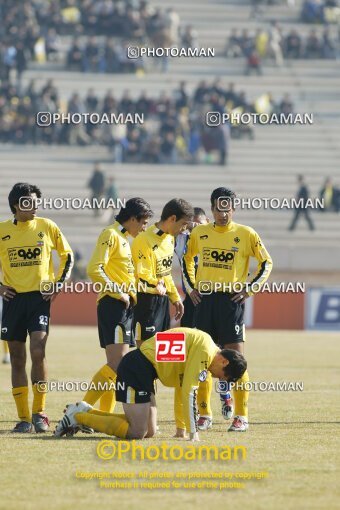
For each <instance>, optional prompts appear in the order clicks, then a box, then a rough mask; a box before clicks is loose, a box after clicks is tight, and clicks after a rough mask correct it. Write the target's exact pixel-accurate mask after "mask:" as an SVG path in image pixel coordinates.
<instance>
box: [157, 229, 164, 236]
mask: <svg viewBox="0 0 340 510" xmlns="http://www.w3.org/2000/svg"><path fill="white" fill-rule="evenodd" d="M163 234H164V232H163V230H161V229H158V232H157V234H156V235H158V236H162V235H163Z"/></svg>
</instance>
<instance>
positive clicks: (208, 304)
mask: <svg viewBox="0 0 340 510" xmlns="http://www.w3.org/2000/svg"><path fill="white" fill-rule="evenodd" d="M213 309H214V294H210V295H203V296H202V298H201V302H200V303H199V304H198V305H196V307H195V311H194V324H195V327H196V328H197V329H201V330H202V331H205V332H206V333H208V334H209V335H210V336H211V337H212V339H213V340H214V341H215V338H216V333H215V327H214V315H213ZM205 368H208V367H205ZM211 393H212V377H211V375H210V372H208V377H207V378H206V380H205V381H200V383H199V386H198V391H197V407H198V411H199V414H200V417H199V420H198V428H199V430H208V429H210V428H211V426H212V410H211Z"/></svg>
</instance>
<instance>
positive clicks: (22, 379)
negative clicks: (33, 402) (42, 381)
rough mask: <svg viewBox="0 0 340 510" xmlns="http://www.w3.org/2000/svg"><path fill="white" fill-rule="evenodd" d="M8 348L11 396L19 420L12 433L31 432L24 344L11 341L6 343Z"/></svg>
mask: <svg viewBox="0 0 340 510" xmlns="http://www.w3.org/2000/svg"><path fill="white" fill-rule="evenodd" d="M8 347H9V352H10V357H11V371H12V394H13V398H14V401H15V405H16V408H17V413H18V417H19V420H20V421H19V422H18V423H17V425H16V426H15V428H14V429H13V432H31V431H32V423H31V421H32V417H31V412H30V409H29V405H28V379H27V374H26V344H25V342H23V341H17V340H11V341H9V342H8Z"/></svg>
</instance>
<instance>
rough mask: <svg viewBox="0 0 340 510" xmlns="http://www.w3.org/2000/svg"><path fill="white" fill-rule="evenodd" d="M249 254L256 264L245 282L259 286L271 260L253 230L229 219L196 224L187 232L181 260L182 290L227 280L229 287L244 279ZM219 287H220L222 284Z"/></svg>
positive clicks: (269, 268)
mask: <svg viewBox="0 0 340 510" xmlns="http://www.w3.org/2000/svg"><path fill="white" fill-rule="evenodd" d="M197 255H198V264H197V269H196V265H195V257H196V256H197ZM250 257H255V258H256V259H257V261H258V266H257V271H256V274H255V275H253V277H252V279H251V281H250V282H249V283H250V284H255V283H256V287H255V286H254V288H256V290H259V289H260V287H261V285H263V284H264V282H265V281H266V280H267V279H268V277H269V275H270V273H271V270H272V267H273V262H272V259H271V257H270V255H269V253H268V251H267V250H266V248H265V247H264V245H263V243H262V241H261V239H260V237H259V235H258V234H257V233H256V232H255V230H253V229H252V228H251V227H247V226H245V225H240V224H238V223H234V222H233V221H231V222H230V223H229V224H228V225H226V226H223V227H220V226H217V225H215V224H214V223H208V224H207V225H198V226H197V227H195V228H194V229H193V230H192V232H191V235H190V238H189V241H188V243H187V250H186V253H185V255H184V257H183V260H182V272H183V281H184V285H185V288H186V291H187V292H188V294H190V293H191V292H192V290H193V289H197V288H198V287H199V282H212V283H224V284H230V287H232V284H235V283H240V284H242V283H245V282H246V281H247V278H248V273H249V261H250ZM219 289H221V291H222V290H223V286H222V285H221V286H220V287H219ZM240 290H241V289H240ZM252 293H253V292H249V294H252Z"/></svg>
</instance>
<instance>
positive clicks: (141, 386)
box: [116, 349, 158, 404]
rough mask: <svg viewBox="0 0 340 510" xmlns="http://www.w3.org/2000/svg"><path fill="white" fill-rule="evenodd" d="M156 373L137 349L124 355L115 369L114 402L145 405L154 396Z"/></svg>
mask: <svg viewBox="0 0 340 510" xmlns="http://www.w3.org/2000/svg"><path fill="white" fill-rule="evenodd" d="M157 377H158V376H157V372H156V370H155V368H154V366H153V365H152V363H151V362H150V361H149V360H148V359H147V358H146V357H145V356H144V354H142V352H141V351H140V350H139V349H136V350H135V351H132V352H129V353H128V354H126V355H125V356H124V357H123V358H122V360H121V362H120V363H119V365H118V368H117V379H116V400H117V401H118V402H124V403H125V404H146V403H147V402H150V401H151V394H153V395H154V394H155V384H154V383H155V379H157Z"/></svg>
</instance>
